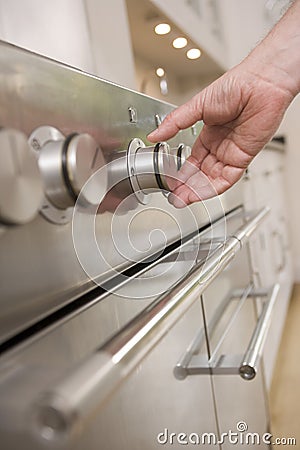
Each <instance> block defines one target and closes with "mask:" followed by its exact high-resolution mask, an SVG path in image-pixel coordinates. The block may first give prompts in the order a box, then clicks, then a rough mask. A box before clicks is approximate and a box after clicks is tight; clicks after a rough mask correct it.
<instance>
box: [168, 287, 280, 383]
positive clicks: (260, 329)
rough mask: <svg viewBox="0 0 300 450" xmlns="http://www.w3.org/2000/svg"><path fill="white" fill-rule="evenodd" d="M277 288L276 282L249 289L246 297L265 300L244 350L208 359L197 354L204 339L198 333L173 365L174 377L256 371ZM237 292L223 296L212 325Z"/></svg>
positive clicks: (249, 376) (248, 376) (249, 377)
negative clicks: (241, 352)
mask: <svg viewBox="0 0 300 450" xmlns="http://www.w3.org/2000/svg"><path fill="white" fill-rule="evenodd" d="M279 288H280V285H279V284H275V285H274V286H273V287H272V288H271V289H269V290H263V289H256V290H250V291H249V292H248V298H249V297H266V298H267V300H266V301H265V303H264V306H263V308H262V311H261V313H260V316H259V318H258V320H257V322H256V326H255V328H254V331H253V333H252V336H251V339H250V342H249V344H248V347H247V349H246V351H245V353H244V354H238V355H235V354H234V355H219V356H218V357H215V356H213V357H212V358H211V359H207V357H206V355H204V354H197V350H200V345H199V344H202V343H203V340H201V342H200V340H199V335H197V336H196V339H195V340H194V341H193V343H192V344H191V345H190V346H189V348H188V350H187V351H186V353H185V354H184V356H183V357H182V358H181V360H180V361H179V362H178V364H177V365H176V367H175V368H174V375H175V377H176V378H177V379H184V378H186V377H187V376H188V375H203V374H206V375H207V374H213V375H240V376H241V377H242V378H243V379H244V380H252V379H253V378H254V377H255V376H256V374H257V369H258V366H259V362H260V359H261V356H262V352H263V348H264V342H265V339H266V337H267V334H268V329H269V326H270V321H271V316H272V310H273V307H274V304H275V302H276V298H277V295H278V291H279ZM237 293H238V292H237V291H234V292H233V293H232V294H231V295H228V296H227V297H226V298H225V299H224V301H223V302H222V304H221V305H220V310H219V311H218V313H217V314H216V317H213V320H212V322H213V325H212V326H213V328H214V327H215V326H216V325H217V323H218V321H219V320H220V319H221V317H222V312H224V311H225V309H226V307H227V306H228V304H229V302H230V301H231V300H233V299H234V298H236V295H237ZM212 322H211V323H212ZM209 326H210V324H209Z"/></svg>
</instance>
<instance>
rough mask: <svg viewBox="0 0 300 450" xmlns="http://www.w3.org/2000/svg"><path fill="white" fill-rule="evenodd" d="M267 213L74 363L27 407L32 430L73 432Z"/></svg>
mask: <svg viewBox="0 0 300 450" xmlns="http://www.w3.org/2000/svg"><path fill="white" fill-rule="evenodd" d="M268 212H269V209H268V208H263V209H262V210H260V211H259V212H258V213H257V214H256V215H255V216H254V217H252V218H251V219H249V220H248V221H247V222H246V223H245V225H243V226H242V227H241V228H240V229H239V230H237V235H238V236H239V238H238V239H237V238H236V237H232V236H231V237H229V238H228V239H227V240H226V241H225V243H224V245H222V246H220V247H218V248H217V250H215V251H214V253H213V254H212V255H211V256H210V257H209V258H208V259H207V260H206V261H205V262H203V261H201V263H199V264H198V265H196V266H195V267H194V268H193V269H192V270H191V271H190V272H189V273H188V274H187V275H186V276H185V277H184V278H183V279H182V280H181V281H180V282H179V283H178V284H176V285H175V286H173V287H172V288H171V289H170V290H169V291H168V292H167V293H165V294H163V295H161V296H160V297H158V298H157V299H156V300H155V301H153V302H152V303H151V304H150V305H149V306H148V307H147V308H145V309H144V310H143V311H142V312H141V313H140V314H138V315H137V316H136V317H135V318H134V319H133V320H132V321H131V322H129V323H128V324H127V325H126V326H125V327H124V328H123V329H121V330H120V331H119V332H118V333H116V335H114V337H113V338H112V339H111V340H109V341H108V342H107V343H106V344H104V345H103V346H102V347H101V348H100V349H99V350H98V351H97V352H95V353H94V354H93V355H91V356H90V357H89V358H88V359H86V360H85V361H83V362H82V363H81V364H79V365H78V366H77V367H76V368H73V370H72V371H70V372H69V373H67V374H66V375H65V377H64V378H63V379H62V380H61V381H60V382H58V383H57V384H56V385H55V386H53V387H52V388H50V389H49V390H48V391H47V392H45V393H44V394H43V395H41V396H40V397H39V399H38V400H37V402H36V403H35V404H34V405H33V414H32V415H31V417H33V422H34V427H35V430H37V431H38V433H39V434H40V435H41V436H42V437H43V438H44V439H48V440H53V439H61V438H64V437H66V436H69V435H70V434H71V433H73V432H76V431H79V430H80V429H81V427H82V425H83V423H85V422H86V420H88V418H89V417H91V416H92V415H93V412H95V410H97V409H98V408H99V407H100V406H101V405H102V403H103V402H104V401H105V400H106V399H107V398H108V396H109V395H110V394H112V393H113V391H114V390H115V389H116V388H117V387H118V385H119V384H120V383H122V382H123V381H124V380H125V379H126V378H127V376H128V375H129V374H130V373H131V372H132V370H133V369H134V368H135V367H136V366H137V365H138V364H139V363H140V362H141V360H142V359H143V358H144V357H145V356H146V355H147V353H149V351H150V350H151V349H152V348H153V347H154V346H155V345H156V344H157V343H158V342H159V340H160V339H161V338H162V337H163V336H164V335H165V334H166V333H167V332H168V331H169V330H170V329H171V328H172V327H173V325H175V323H176V322H178V320H179V319H180V318H181V317H182V316H183V314H184V313H185V312H186V311H187V310H188V309H189V308H190V307H191V305H192V304H193V303H194V302H195V301H196V300H197V299H199V295H201V293H202V292H203V291H204V290H205V288H206V287H207V286H208V285H209V284H210V283H211V282H212V281H213V279H214V278H215V277H216V276H218V275H219V274H220V273H221V272H222V270H223V269H224V268H225V267H226V266H227V265H228V263H229V262H230V261H231V260H232V258H233V257H234V255H235V253H236V252H237V251H239V250H240V248H241V246H242V242H243V241H244V240H245V238H246V237H247V238H248V237H249V236H250V234H251V233H252V232H253V231H254V230H255V229H256V227H257V226H258V225H259V224H260V222H261V221H262V220H263V219H264V218H265V216H266V215H267V213H268Z"/></svg>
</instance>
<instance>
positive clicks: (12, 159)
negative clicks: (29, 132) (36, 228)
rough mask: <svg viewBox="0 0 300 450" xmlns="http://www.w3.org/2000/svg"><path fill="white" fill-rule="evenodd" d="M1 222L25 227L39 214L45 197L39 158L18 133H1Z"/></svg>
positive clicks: (11, 130)
mask: <svg viewBox="0 0 300 450" xmlns="http://www.w3.org/2000/svg"><path fill="white" fill-rule="evenodd" d="M0 147H1V164H0V221H1V222H2V223H5V224H12V225H22V224H25V223H27V222H30V221H31V220H33V219H34V217H35V216H36V215H37V212H38V210H39V208H40V205H41V202H42V196H43V190H42V181H41V177H40V173H39V170H38V165H37V162H36V158H35V155H34V154H33V152H31V150H30V148H29V146H28V144H27V139H26V136H25V135H24V134H23V133H21V132H20V131H18V130H14V129H11V128H9V129H8V128H6V129H5V128H4V129H1V130H0Z"/></svg>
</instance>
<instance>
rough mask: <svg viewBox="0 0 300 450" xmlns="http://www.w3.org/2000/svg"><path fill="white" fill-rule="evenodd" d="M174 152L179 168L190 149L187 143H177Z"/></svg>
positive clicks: (188, 154)
mask: <svg viewBox="0 0 300 450" xmlns="http://www.w3.org/2000/svg"><path fill="white" fill-rule="evenodd" d="M174 152H175V153H176V156H177V169H178V170H180V169H181V167H182V166H183V164H184V162H185V161H186V160H187V158H188V157H189V156H190V154H191V152H192V149H191V147H190V146H189V145H185V144H179V145H178V147H177V148H176V149H174Z"/></svg>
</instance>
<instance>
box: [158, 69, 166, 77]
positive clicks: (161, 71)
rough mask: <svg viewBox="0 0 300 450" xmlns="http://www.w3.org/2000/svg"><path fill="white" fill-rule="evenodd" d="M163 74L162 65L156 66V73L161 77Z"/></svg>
mask: <svg viewBox="0 0 300 450" xmlns="http://www.w3.org/2000/svg"><path fill="white" fill-rule="evenodd" d="M164 74H165V71H164V69H163V68H162V67H158V68H157V69H156V75H157V76H158V77H159V78H161V77H163V76H164Z"/></svg>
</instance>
